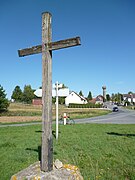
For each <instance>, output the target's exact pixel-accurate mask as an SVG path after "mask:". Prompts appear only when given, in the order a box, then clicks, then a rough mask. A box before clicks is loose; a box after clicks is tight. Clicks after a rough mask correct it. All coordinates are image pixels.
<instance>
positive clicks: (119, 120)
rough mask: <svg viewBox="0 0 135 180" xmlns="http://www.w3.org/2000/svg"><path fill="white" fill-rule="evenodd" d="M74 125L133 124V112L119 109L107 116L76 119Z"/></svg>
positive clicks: (134, 120)
mask: <svg viewBox="0 0 135 180" xmlns="http://www.w3.org/2000/svg"><path fill="white" fill-rule="evenodd" d="M75 122H76V123H79V124H80V123H102V124H103V123H108V124H135V111H134V110H128V109H125V108H122V107H119V111H118V112H112V113H110V114H108V115H104V116H99V117H93V118H87V119H77V120H76V121H75Z"/></svg>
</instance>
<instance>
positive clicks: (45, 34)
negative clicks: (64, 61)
mask: <svg viewBox="0 0 135 180" xmlns="http://www.w3.org/2000/svg"><path fill="white" fill-rule="evenodd" d="M51 20H52V16H51V14H50V13H49V12H45V13H42V45H38V46H33V47H31V48H26V49H22V50H18V54H19V56H20V57H22V56H27V55H32V54H37V53H42V147H41V170H42V171H45V172H47V171H51V170H52V169H53V140H52V50H57V49H62V48H67V47H71V46H77V45H80V38H79V37H75V38H70V39H66V40H61V41H57V42H52V29H51Z"/></svg>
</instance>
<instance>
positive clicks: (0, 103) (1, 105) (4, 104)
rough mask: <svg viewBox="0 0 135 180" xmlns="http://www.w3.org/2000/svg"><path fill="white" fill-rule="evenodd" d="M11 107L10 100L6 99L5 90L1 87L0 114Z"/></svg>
mask: <svg viewBox="0 0 135 180" xmlns="http://www.w3.org/2000/svg"><path fill="white" fill-rule="evenodd" d="M8 106H9V102H8V99H6V94H5V90H4V89H3V87H2V86H1V85H0V112H2V111H5V110H7V108H8Z"/></svg>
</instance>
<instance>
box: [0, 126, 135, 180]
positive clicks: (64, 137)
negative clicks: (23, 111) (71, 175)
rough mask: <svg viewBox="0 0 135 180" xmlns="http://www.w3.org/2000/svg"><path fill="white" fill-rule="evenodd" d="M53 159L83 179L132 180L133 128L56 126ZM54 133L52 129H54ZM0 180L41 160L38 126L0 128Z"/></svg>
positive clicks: (134, 170)
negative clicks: (72, 167) (73, 167)
mask: <svg viewBox="0 0 135 180" xmlns="http://www.w3.org/2000/svg"><path fill="white" fill-rule="evenodd" d="M59 127H60V128H59V131H60V132H59V140H58V142H56V140H55V138H54V159H56V158H58V159H59V160H61V161H62V162H63V163H70V164H74V165H76V166H78V167H79V168H80V171H81V174H82V175H83V177H84V180H97V179H101V180H134V179H135V125H114V124H113V125H111V124H106V125H105V124H84V125H83V124H75V125H73V126H71V125H67V126H63V125H60V126H59ZM53 129H54V130H55V126H53ZM0 139H1V140H0V179H1V180H8V179H10V177H11V176H12V175H13V174H14V173H17V172H18V171H20V170H22V169H23V168H26V167H28V166H29V165H30V164H31V163H34V162H36V161H38V160H39V158H40V148H41V126H40V125H35V126H25V127H6V128H0Z"/></svg>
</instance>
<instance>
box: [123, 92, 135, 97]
mask: <svg viewBox="0 0 135 180" xmlns="http://www.w3.org/2000/svg"><path fill="white" fill-rule="evenodd" d="M132 95H133V98H135V93H133V94H132ZM123 97H125V98H131V94H123Z"/></svg>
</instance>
